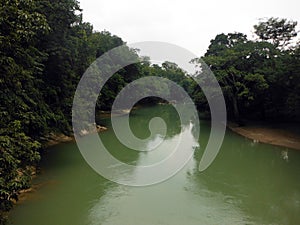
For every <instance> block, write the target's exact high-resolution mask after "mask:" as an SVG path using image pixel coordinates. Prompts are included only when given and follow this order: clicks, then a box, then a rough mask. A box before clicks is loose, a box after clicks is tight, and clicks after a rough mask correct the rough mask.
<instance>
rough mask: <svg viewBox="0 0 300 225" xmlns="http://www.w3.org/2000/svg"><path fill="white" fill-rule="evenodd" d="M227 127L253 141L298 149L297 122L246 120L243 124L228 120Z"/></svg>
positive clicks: (299, 137) (298, 130)
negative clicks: (239, 124)
mask: <svg viewBox="0 0 300 225" xmlns="http://www.w3.org/2000/svg"><path fill="white" fill-rule="evenodd" d="M227 127H228V128H229V129H230V130H232V131H234V132H235V133H238V134H239V135H242V136H244V137H246V138H249V139H251V140H253V141H255V142H261V143H266V144H272V145H276V146H281V147H286V148H291V149H295V150H300V129H299V124H290V123H267V122H247V123H246V125H245V126H238V125H237V124H236V123H233V122H228V124H227Z"/></svg>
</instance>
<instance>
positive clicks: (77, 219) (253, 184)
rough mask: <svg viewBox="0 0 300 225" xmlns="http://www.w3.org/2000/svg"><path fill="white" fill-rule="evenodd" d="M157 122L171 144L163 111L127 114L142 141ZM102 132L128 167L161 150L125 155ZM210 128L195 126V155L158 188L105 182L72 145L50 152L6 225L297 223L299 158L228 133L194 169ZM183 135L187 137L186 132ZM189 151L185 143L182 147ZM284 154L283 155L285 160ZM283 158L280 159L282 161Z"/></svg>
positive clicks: (175, 123)
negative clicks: (204, 165) (211, 157)
mask: <svg viewBox="0 0 300 225" xmlns="http://www.w3.org/2000/svg"><path fill="white" fill-rule="evenodd" d="M158 115H159V116H161V117H162V118H164V119H165V122H166V124H167V125H168V131H167V140H168V143H170V146H171V144H172V141H175V140H176V138H177V137H178V135H179V133H180V132H182V130H181V129H180V127H181V125H180V123H179V119H178V115H177V114H176V112H175V111H174V109H173V108H172V107H170V106H155V107H147V108H142V109H138V110H136V111H134V112H133V113H132V114H131V120H130V123H131V128H132V130H133V133H135V134H136V135H137V136H139V137H147V136H148V135H149V130H148V129H147V126H148V122H149V119H150V118H152V117H153V116H158ZM119 119H120V120H122V117H120V118H119ZM101 124H104V125H106V126H107V127H108V128H109V130H108V131H106V132H103V133H101V134H100V137H101V139H102V140H103V142H104V143H105V145H106V146H107V147H109V149H111V154H113V155H114V156H115V157H116V158H118V159H120V160H122V161H124V162H126V163H129V164H133V165H144V164H149V163H152V162H155V161H157V160H161V158H164V157H166V156H167V155H168V153H169V152H170V149H168V148H167V147H166V149H165V152H163V153H160V154H158V153H156V152H155V151H151V152H137V151H133V150H129V149H126V148H125V147H124V146H122V145H121V144H120V143H119V142H118V141H117V139H116V137H115V136H114V133H113V131H112V129H111V124H110V120H109V119H103V120H101ZM209 125H210V123H209V122H208V121H201V130H200V138H199V143H200V147H199V148H197V149H196V150H195V153H194V157H193V158H192V159H191V160H190V161H189V163H188V164H187V165H186V166H185V167H184V168H183V169H182V170H181V171H180V172H179V173H177V174H176V175H175V176H173V177H172V178H170V179H169V180H167V181H165V182H162V183H160V184H156V185H152V186H147V187H128V186H123V185H118V184H116V183H113V182H111V181H108V180H106V179H104V178H103V177H101V176H100V175H98V174H97V173H96V172H94V171H93V170H92V169H91V168H90V167H89V166H88V164H87V163H86V162H85V161H84V159H83V158H82V156H81V154H80V152H79V150H78V148H77V146H76V143H66V144H60V145H57V146H55V147H52V148H49V149H48V150H47V152H46V154H45V155H44V157H43V160H42V162H41V165H40V166H41V174H40V175H39V176H38V177H37V178H36V179H35V180H34V183H36V184H41V185H40V188H38V190H37V191H36V192H35V193H34V194H32V195H30V196H29V197H28V199H27V200H25V201H24V202H22V203H21V204H18V205H17V206H16V207H15V209H14V210H13V211H12V212H11V214H10V220H11V223H12V224H13V225H198V224H203V225H210V224H216V225H217V224H222V225H223V224H229V225H232V224H283V225H288V224H291V225H297V224H300V153H299V152H297V151H293V150H288V149H286V148H280V147H274V146H271V145H267V144H261V143H254V142H252V141H250V140H247V139H246V138H243V137H241V136H239V135H237V134H235V133H232V132H231V131H227V132H226V136H225V140H224V143H223V145H222V148H221V150H220V152H219V154H218V156H217V158H216V160H215V161H214V162H213V164H212V165H211V166H210V167H209V168H208V169H207V170H206V171H204V172H201V173H200V172H199V171H198V165H199V161H200V159H201V156H202V154H203V150H204V147H205V145H206V142H207V140H208V137H209V132H210V126H209ZM190 135H193V134H192V132H191V133H190ZM187 146H188V143H187ZM284 156H285V157H284ZM286 156H287V157H286Z"/></svg>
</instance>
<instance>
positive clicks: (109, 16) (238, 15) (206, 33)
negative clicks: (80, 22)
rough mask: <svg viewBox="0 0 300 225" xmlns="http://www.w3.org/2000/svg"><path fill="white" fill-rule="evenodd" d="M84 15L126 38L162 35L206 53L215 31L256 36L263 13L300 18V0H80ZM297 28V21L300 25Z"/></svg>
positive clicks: (97, 26) (135, 39) (98, 26)
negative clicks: (256, 29)
mask: <svg viewBox="0 0 300 225" xmlns="http://www.w3.org/2000/svg"><path fill="white" fill-rule="evenodd" d="M79 1H80V6H81V8H82V9H83V16H84V21H86V22H90V23H92V24H93V25H94V29H95V30H98V31H102V30H107V31H110V32H111V33H112V34H115V35H118V36H119V37H121V38H122V39H123V40H124V41H125V42H127V43H134V42H140V41H164V42H169V43H172V44H176V45H179V46H181V47H184V48H186V49H187V50H190V51H191V52H193V53H194V54H196V55H198V56H200V55H203V54H204V53H205V51H206V49H207V47H208V45H209V43H210V40H211V39H213V38H214V37H215V36H216V35H217V34H220V33H229V32H234V31H238V32H242V33H245V34H247V35H248V37H249V38H251V36H253V34H252V31H253V25H254V24H257V22H258V19H259V18H263V17H272V16H273V17H280V18H287V19H290V20H294V21H298V23H300V1H299V0H285V1H282V0H281V1H279V0H252V1H250V0H248V1H242V0H227V1H225V0H218V1H217V0H207V1H201V0H151V1H143V0H79ZM298 30H299V25H298Z"/></svg>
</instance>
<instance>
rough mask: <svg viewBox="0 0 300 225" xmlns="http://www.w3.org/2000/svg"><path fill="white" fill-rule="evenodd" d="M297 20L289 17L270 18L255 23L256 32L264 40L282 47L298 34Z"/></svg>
mask: <svg viewBox="0 0 300 225" xmlns="http://www.w3.org/2000/svg"><path fill="white" fill-rule="evenodd" d="M296 26H297V22H295V21H288V20H287V19H279V18H273V17H271V18H269V19H267V20H262V21H260V22H259V23H258V24H257V25H254V30H255V31H254V32H255V34H256V35H257V36H258V37H259V38H260V39H261V40H263V41H269V42H271V43H272V44H274V45H275V46H276V47H278V48H280V49H282V48H285V47H287V46H288V45H289V44H290V42H291V40H292V39H293V38H294V37H296V36H297V32H296V30H295V29H296Z"/></svg>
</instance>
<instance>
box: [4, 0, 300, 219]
mask: <svg viewBox="0 0 300 225" xmlns="http://www.w3.org/2000/svg"><path fill="white" fill-rule="evenodd" d="M0 4H1V5H0V107H1V110H0V114H1V116H0V224H5V221H6V217H7V212H8V211H9V210H11V208H12V207H13V202H14V201H17V200H18V194H19V192H20V191H21V190H23V189H26V188H29V187H30V183H31V178H32V172H33V170H32V168H33V167H34V166H35V165H37V163H38V162H39V160H40V158H41V153H42V150H43V148H44V144H45V142H46V140H47V137H48V136H49V135H50V134H52V133H64V134H66V135H72V126H71V108H72V102H73V96H74V93H75V90H76V87H77V84H78V82H79V80H80V78H81V76H82V74H83V73H84V72H85V70H86V69H87V68H88V67H89V65H90V64H91V63H92V62H93V61H94V60H96V59H97V58H98V57H99V56H101V55H102V54H103V53H105V52H106V51H108V50H110V49H112V48H114V47H117V46H120V45H124V44H126V43H125V42H124V41H123V40H122V39H121V38H120V37H117V36H115V35H113V34H111V33H110V32H108V31H102V32H99V31H95V30H94V29H93V26H92V24H90V23H88V22H84V21H83V19H82V10H81V9H80V5H79V2H77V1H76V0H51V1H50V0H42V1H37V0H1V1H0ZM296 25H297V22H295V21H289V20H287V19H284V18H268V19H265V20H261V21H258V23H257V24H256V25H254V27H253V28H254V33H255V35H256V38H255V39H254V40H250V39H248V38H247V36H246V35H245V34H243V33H238V32H233V33H228V34H224V33H222V34H218V35H216V36H215V38H214V39H213V40H211V42H210V45H209V46H208V49H207V52H206V53H205V55H204V56H201V57H199V58H196V59H193V60H192V61H191V63H193V64H195V66H198V67H201V60H203V61H204V62H205V63H206V64H207V65H208V66H209V67H210V69H211V70H212V71H213V73H214V74H215V76H216V77H217V80H218V81H219V84H220V86H221V88H222V90H223V93H224V97H225V100H226V105H227V112H228V117H229V119H230V120H234V121H236V122H237V123H239V124H240V125H242V124H243V121H244V120H245V119H252V120H280V121H282V120H284V121H296V120H297V121H299V118H300V42H299V41H298V42H297V41H296V39H295V38H296V36H297V31H296ZM187 38H188V37H187ZM129 51H132V53H133V54H137V53H135V50H133V49H131V50H129ZM145 76H161V77H165V78H168V79H170V80H173V81H175V82H176V83H178V84H179V85H181V86H182V87H183V88H184V89H185V90H186V91H187V92H188V93H189V95H190V96H191V97H192V99H193V100H194V102H195V104H196V106H197V107H198V109H199V111H208V110H209V107H208V105H207V101H206V98H205V95H204V94H203V92H202V91H201V89H200V88H199V87H198V86H197V84H196V83H195V82H193V80H192V79H191V77H190V76H189V75H188V74H187V72H185V71H184V70H183V69H181V68H180V67H179V66H177V65H176V64H175V63H173V62H165V63H163V64H162V65H157V64H151V63H150V62H149V61H148V60H146V61H142V60H141V63H137V64H133V65H130V66H127V67H125V68H124V69H122V70H120V71H118V72H117V73H116V74H115V75H114V76H113V77H112V78H111V79H110V80H109V82H108V83H107V84H106V85H105V88H104V89H103V90H102V92H101V94H100V96H99V99H98V102H97V110H105V111H107V110H109V109H110V106H111V105H112V103H113V101H114V98H115V97H116V95H117V94H118V93H119V91H120V90H121V89H122V88H123V87H124V86H125V85H126V84H128V83H130V82H132V81H133V80H136V79H137V78H140V77H145ZM149 101H151V99H150V100H148V102H149ZM145 102H147V101H145Z"/></svg>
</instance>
